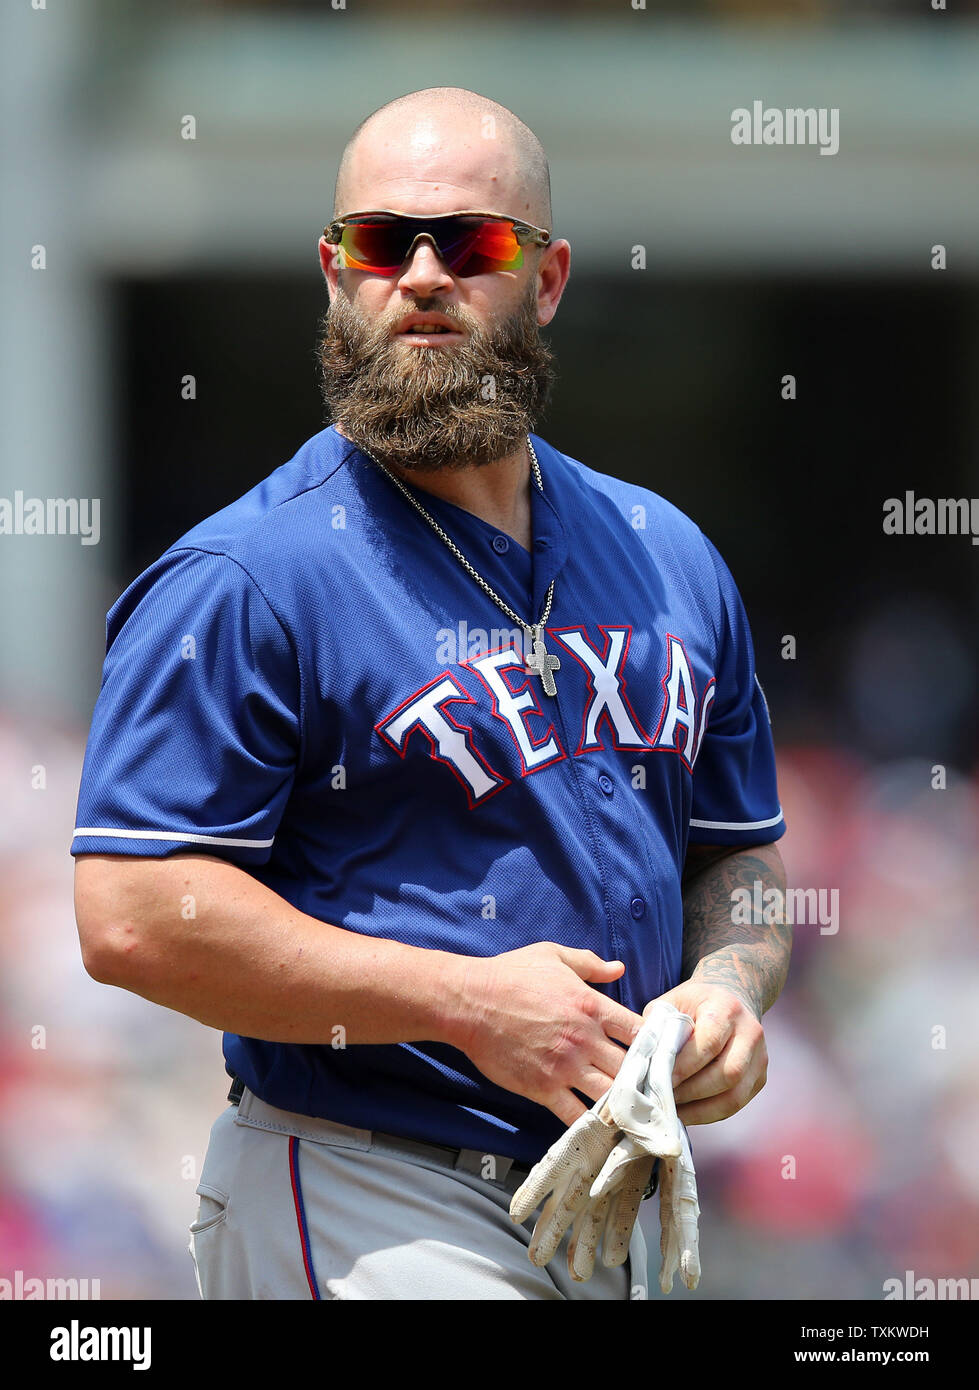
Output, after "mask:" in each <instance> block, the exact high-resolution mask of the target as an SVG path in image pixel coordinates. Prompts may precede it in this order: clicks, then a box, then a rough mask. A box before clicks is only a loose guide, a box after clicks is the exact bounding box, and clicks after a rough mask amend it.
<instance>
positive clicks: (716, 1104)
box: [676, 1058, 768, 1125]
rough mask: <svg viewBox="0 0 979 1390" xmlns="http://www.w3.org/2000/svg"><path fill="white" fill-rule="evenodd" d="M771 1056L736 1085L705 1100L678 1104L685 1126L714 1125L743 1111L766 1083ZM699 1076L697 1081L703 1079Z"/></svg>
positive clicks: (753, 1068)
mask: <svg viewBox="0 0 979 1390" xmlns="http://www.w3.org/2000/svg"><path fill="white" fill-rule="evenodd" d="M767 1077H768V1066H767V1058H766V1060H765V1062H764V1063H763V1064H762V1065H761V1067H760V1068H759V1067H755V1066H753V1067H751V1068H749V1070H748V1071H746V1072H745V1073H744V1074H743V1075H742V1076H741V1077H740V1078H739V1079H738V1080H737V1081H736V1082H735V1084H734V1085H733V1086H729V1087H725V1088H724V1089H722V1090H719V1091H716V1092H714V1093H713V1094H711V1095H710V1096H709V1097H706V1098H705V1099H703V1100H692V1101H687V1102H686V1103H684V1104H678V1105H677V1107H676V1113H677V1119H678V1120H679V1121H680V1123H681V1124H684V1125H710V1124H714V1123H715V1121H717V1120H726V1119H728V1118H729V1116H731V1115H736V1114H737V1113H738V1111H739V1110H743V1109H744V1107H745V1106H746V1105H747V1104H748V1102H749V1100H753V1099H754V1097H755V1096H756V1095H757V1094H758V1092H759V1091H760V1090H761V1089H762V1087H763V1086H764V1085H765V1082H766V1080H767ZM699 1079H700V1078H699V1077H698V1078H697V1080H698V1081H699Z"/></svg>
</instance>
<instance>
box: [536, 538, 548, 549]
mask: <svg viewBox="0 0 979 1390" xmlns="http://www.w3.org/2000/svg"><path fill="white" fill-rule="evenodd" d="M550 543H551V542H550V541H549V540H548V539H547V537H546V536H541V538H540V540H539V541H534V549H535V550H546V549H547V547H548V546H549V545H550Z"/></svg>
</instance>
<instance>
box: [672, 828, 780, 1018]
mask: <svg viewBox="0 0 979 1390" xmlns="http://www.w3.org/2000/svg"><path fill="white" fill-rule="evenodd" d="M758 881H760V882H761V884H762V893H763V894H764V892H765V891H766V890H767V889H770V888H776V889H778V890H779V895H780V896H779V899H778V901H779V903H780V905H781V910H779V911H778V912H766V913H765V916H766V917H767V918H773V919H774V920H768V921H751V922H749V923H743V922H742V921H741V920H740V917H741V916H743V915H744V914H740V913H736V911H735V905H736V901H737V900H736V899H735V897H734V893H735V890H737V889H746V890H747V891H748V893H749V895H751V897H752V899H753V896H754V885H755V883H756V882H758ZM784 903H785V869H784V866H783V864H782V856H781V855H780V854H779V851H778V848H777V847H776V846H775V845H773V844H772V845H761V846H759V847H758V848H753V849H744V850H738V851H737V852H735V853H733V854H725V855H723V857H720V858H717V859H715V860H714V861H713V862H711V863H709V864H707V865H706V867H704V868H701V869H699V870H695V871H694V872H693V873H691V874H690V876H689V877H688V878H687V879H685V881H684V892H683V977H684V979H692V980H696V981H699V982H702V983H705V984H717V985H722V986H724V987H725V988H726V989H730V990H732V991H733V992H734V993H735V994H737V995H739V996H740V997H741V998H742V999H743V1000H744V1002H745V1003H746V1004H747V1006H748V1007H749V1008H750V1009H751V1011H752V1013H753V1014H754V1015H755V1016H756V1017H757V1018H761V1016H762V1014H763V1013H765V1011H766V1010H767V1009H769V1008H770V1007H771V1006H772V1004H773V1003H774V1002H775V1000H776V999H777V998H778V996H779V993H780V992H781V989H782V986H783V985H784V984H785V977H786V974H787V973H788V968H789V957H790V955H791V951H792V929H791V927H790V926H788V925H787V924H786V922H785V913H784Z"/></svg>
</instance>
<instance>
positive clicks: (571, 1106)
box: [541, 1089, 601, 1125]
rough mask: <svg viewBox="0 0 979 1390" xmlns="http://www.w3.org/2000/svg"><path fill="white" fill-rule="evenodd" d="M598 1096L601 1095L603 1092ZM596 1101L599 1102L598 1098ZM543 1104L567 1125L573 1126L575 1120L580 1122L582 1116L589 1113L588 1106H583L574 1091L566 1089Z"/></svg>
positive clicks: (548, 1098) (551, 1096)
mask: <svg viewBox="0 0 979 1390" xmlns="http://www.w3.org/2000/svg"><path fill="white" fill-rule="evenodd" d="M598 1094H599V1095H601V1091H599V1093H598ZM595 1099H596V1100H598V1096H596V1097H595ZM541 1103H542V1104H543V1105H545V1106H546V1107H547V1109H548V1110H550V1112H551V1114H552V1115H556V1116H557V1117H558V1119H559V1120H561V1121H562V1122H563V1123H564V1124H566V1125H573V1124H574V1122H575V1120H580V1119H581V1117H582V1115H587V1113H588V1106H587V1105H583V1104H582V1102H581V1101H580V1100H579V1099H578V1097H577V1096H576V1095H575V1093H574V1092H573V1091H569V1090H566V1089H565V1090H562V1091H555V1092H554V1093H553V1095H550V1096H548V1097H546V1098H545V1099H544V1100H543V1101H542V1102H541Z"/></svg>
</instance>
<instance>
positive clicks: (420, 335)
mask: <svg viewBox="0 0 979 1390" xmlns="http://www.w3.org/2000/svg"><path fill="white" fill-rule="evenodd" d="M464 336H465V334H464V333H463V332H462V331H461V329H459V328H457V327H456V326H455V324H454V323H453V321H452V320H451V319H448V318H445V317H444V316H443V315H442V314H429V315H426V314H411V315H410V316H409V317H408V318H406V319H404V320H403V321H402V323H401V326H400V327H399V328H398V330H397V332H396V333H395V337H397V338H404V339H405V340H406V341H408V342H409V343H425V344H428V343H438V342H452V341H453V340H454V339H457V338H462V337H464Z"/></svg>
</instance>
